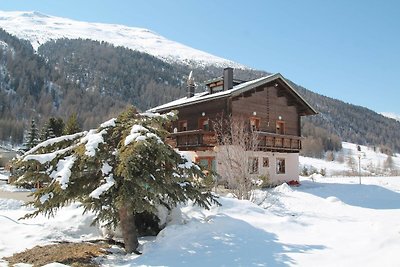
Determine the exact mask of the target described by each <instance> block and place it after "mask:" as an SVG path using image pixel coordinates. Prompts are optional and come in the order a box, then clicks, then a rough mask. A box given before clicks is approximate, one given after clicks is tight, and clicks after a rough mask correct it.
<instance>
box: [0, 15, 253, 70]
mask: <svg viewBox="0 0 400 267" xmlns="http://www.w3.org/2000/svg"><path fill="white" fill-rule="evenodd" d="M0 28H3V29H4V30H6V31H7V32H9V33H11V34H13V35H15V36H16V37H18V38H21V39H24V40H28V41H29V42H30V43H31V44H32V46H33V48H34V49H35V50H37V49H38V48H39V47H40V46H41V45H42V44H45V43H46V42H48V41H51V40H57V39H63V38H65V39H79V38H87V39H90V40H94V41H100V42H107V43H110V44H113V45H114V46H122V47H126V48H130V49H132V50H135V51H139V52H143V53H146V54H149V55H152V56H155V57H157V58H159V59H162V60H164V61H166V62H169V63H180V64H185V65H188V64H189V65H195V66H203V67H205V66H218V67H226V66H231V67H234V68H245V66H243V65H241V64H239V63H235V62H233V61H230V60H227V59H223V58H220V57H217V56H214V55H211V54H209V53H206V52H203V51H200V50H197V49H194V48H191V47H188V46H185V45H183V44H180V43H177V42H174V41H171V40H168V39H166V38H164V37H163V36H160V35H158V34H157V33H154V32H152V31H150V30H148V29H143V28H135V27H128V26H124V25H117V24H104V23H90V22H83V21H76V20H72V19H67V18H60V17H55V16H49V15H46V14H42V13H39V12H18V11H16V12H5V11H0Z"/></svg>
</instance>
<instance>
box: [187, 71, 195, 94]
mask: <svg viewBox="0 0 400 267" xmlns="http://www.w3.org/2000/svg"><path fill="white" fill-rule="evenodd" d="M187 88H188V90H187V97H188V98H189V97H192V96H194V89H195V85H194V78H193V71H190V73H189V77H188V80H187Z"/></svg>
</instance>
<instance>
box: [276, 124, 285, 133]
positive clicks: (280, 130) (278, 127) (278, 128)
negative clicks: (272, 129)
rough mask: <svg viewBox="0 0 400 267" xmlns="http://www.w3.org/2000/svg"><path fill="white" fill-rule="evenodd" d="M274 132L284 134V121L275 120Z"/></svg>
mask: <svg viewBox="0 0 400 267" xmlns="http://www.w3.org/2000/svg"><path fill="white" fill-rule="evenodd" d="M276 133H277V134H285V122H284V121H277V122H276Z"/></svg>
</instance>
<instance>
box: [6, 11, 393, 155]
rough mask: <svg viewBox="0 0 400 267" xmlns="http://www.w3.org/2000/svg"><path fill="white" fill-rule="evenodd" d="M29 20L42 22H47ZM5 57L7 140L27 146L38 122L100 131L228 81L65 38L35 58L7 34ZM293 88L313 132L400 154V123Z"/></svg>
mask: <svg viewBox="0 0 400 267" xmlns="http://www.w3.org/2000/svg"><path fill="white" fill-rule="evenodd" d="M4 16H5V15H4V14H3V20H4ZM21 16H22V15H21ZM21 16H17V17H18V18H19V19H21ZM22 17H23V18H25V19H26V17H29V18H30V19H29V21H30V20H32V21H35V20H37V19H39V18H37V17H40V15H39V14H36V13H29V16H28V15H26V14H25V15H24V16H22ZM33 17H34V18H35V19H33ZM17 21H18V20H17ZM15 23H16V22H15ZM31 23H33V24H34V22H31ZM0 24H1V18H0ZM27 25H28V24H27ZM85 25H86V24H85ZM97 26H98V25H97ZM24 27H25V26H24ZM26 27H28V26H26ZM99 27H100V26H99ZM22 28H23V27H22ZM39 36H41V35H39V34H38V35H37V36H36V37H37V38H39ZM40 38H42V37H40ZM31 41H32V40H31ZM0 51H1V52H0V140H2V141H5V142H12V143H15V144H18V143H21V142H22V137H23V132H24V129H27V126H28V122H29V121H30V119H31V118H34V119H35V120H36V121H37V124H38V125H39V127H41V126H43V124H44V122H45V121H46V120H48V118H49V117H52V116H53V117H61V118H63V119H64V120H66V119H67V118H68V116H69V115H71V114H72V113H73V112H77V113H78V117H79V118H80V122H81V124H82V126H83V128H84V129H88V128H93V127H96V125H97V124H98V123H100V122H101V121H104V120H106V119H108V118H110V117H112V116H115V115H116V114H117V113H119V112H120V111H121V110H122V109H123V108H124V107H125V106H126V105H128V104H133V105H135V106H137V107H138V108H140V109H141V110H146V109H148V108H150V107H153V106H156V105H159V104H163V103H165V102H168V101H171V100H173V99H176V98H178V97H181V96H183V95H185V92H186V79H187V75H188V73H189V71H190V70H193V71H194V76H195V80H196V83H197V89H196V90H197V91H202V90H204V85H203V84H202V83H201V82H202V81H205V80H208V79H210V78H213V77H216V76H220V75H221V74H222V67H219V66H218V64H217V63H215V64H216V65H213V63H211V62H209V63H210V65H208V66H205V65H204V64H200V63H199V64H194V65H191V66H190V67H188V65H187V62H186V63H182V62H180V63H178V61H175V62H174V63H172V62H168V61H167V60H165V59H160V58H159V57H156V56H153V55H149V54H146V53H142V52H139V51H134V50H132V49H129V48H126V47H122V46H120V47H115V46H114V45H112V44H110V43H106V42H100V41H93V40H83V39H74V40H71V39H65V38H61V37H60V39H57V40H53V41H48V42H46V43H44V44H42V45H40V46H37V47H36V50H35V49H34V48H33V47H32V46H31V43H30V42H28V41H26V40H21V39H18V38H17V37H15V36H12V35H10V34H9V33H8V32H6V31H0ZM200 62H201V60H200ZM225 63H226V62H225ZM265 74H266V72H264V71H256V70H250V69H235V77H236V78H239V79H243V80H249V79H253V78H257V77H260V76H263V75H265ZM287 78H289V79H290V77H287ZM293 85H294V86H295V87H296V88H297V89H298V91H299V92H300V93H301V95H303V96H304V98H305V99H306V100H307V101H308V102H309V103H310V104H311V105H312V106H314V107H315V108H316V109H317V110H318V112H319V115H316V116H312V117H308V118H306V119H304V120H303V125H304V124H306V126H307V129H309V128H310V127H314V128H315V127H318V129H325V131H326V132H327V133H329V134H334V135H336V136H340V138H341V139H342V140H344V141H349V142H353V143H358V144H361V145H369V146H376V147H383V149H384V150H386V151H389V150H390V149H391V150H394V151H400V123H399V122H398V121H395V120H393V119H389V118H386V117H384V116H382V115H380V114H377V113H375V112H373V111H371V110H369V109H366V108H363V107H360V106H355V105H351V104H348V103H344V102H342V101H340V100H336V99H332V98H329V97H325V96H322V95H319V94H316V93H313V92H312V91H310V90H307V89H305V88H303V87H301V86H298V85H296V84H293ZM314 132H315V131H314ZM312 134H313V133H311V135H312ZM325 135H326V134H325ZM328 138H336V137H335V136H332V137H329V136H328ZM319 156H322V155H319Z"/></svg>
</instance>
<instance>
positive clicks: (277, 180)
mask: <svg viewBox="0 0 400 267" xmlns="http://www.w3.org/2000/svg"><path fill="white" fill-rule="evenodd" d="M187 153H188V154H189V155H190V157H191V158H192V160H193V161H194V160H195V158H196V157H216V168H217V172H218V173H220V172H221V170H222V168H221V163H220V162H218V149H217V150H215V151H188V152H187ZM245 153H246V154H248V157H258V174H251V175H250V174H249V176H251V177H252V178H254V179H256V178H258V177H259V176H261V175H267V176H268V177H269V179H270V182H271V183H273V184H281V183H283V182H288V181H291V180H296V181H298V180H299V154H298V153H277V152H263V151H255V152H245ZM248 157H247V158H248ZM264 157H268V158H269V167H263V158H264ZM277 158H283V159H285V173H283V174H277V173H276V159H277ZM244 166H246V168H247V166H248V163H247V162H245V165H244ZM220 174H221V173H220Z"/></svg>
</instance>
